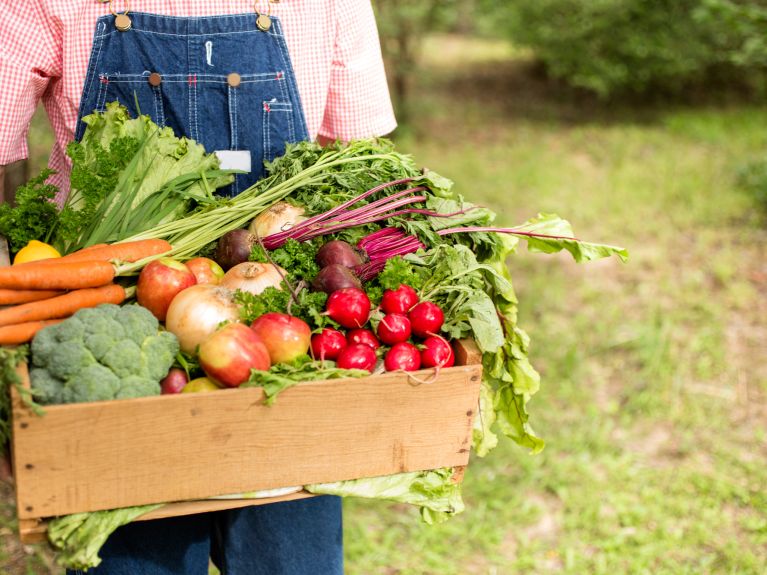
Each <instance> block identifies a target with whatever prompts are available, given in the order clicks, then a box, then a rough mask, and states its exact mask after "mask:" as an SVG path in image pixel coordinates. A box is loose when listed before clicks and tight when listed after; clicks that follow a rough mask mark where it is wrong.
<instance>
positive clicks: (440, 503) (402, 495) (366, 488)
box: [304, 468, 464, 524]
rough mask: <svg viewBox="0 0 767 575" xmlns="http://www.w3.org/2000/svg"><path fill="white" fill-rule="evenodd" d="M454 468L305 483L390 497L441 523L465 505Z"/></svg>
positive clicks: (329, 491)
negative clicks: (455, 478)
mask: <svg viewBox="0 0 767 575" xmlns="http://www.w3.org/2000/svg"><path fill="white" fill-rule="evenodd" d="M453 474H454V470H453V469H451V468H442V469H434V470H431V471H412V472H409V473H397V474H395V475H385V476H382V477H369V478H365V479H352V480H349V481H337V482H335V483H315V484H312V485H305V486H304V489H306V490H307V491H309V492H311V493H317V494H325V495H340V496H342V497H367V498H375V499H388V500H390V501H398V502H400V503H408V504H410V505H418V506H420V507H421V518H422V519H423V520H424V522H426V523H428V524H433V523H441V522H443V521H446V520H447V519H449V518H450V517H451V516H453V515H455V514H456V513H460V512H461V511H463V509H464V505H463V499H462V498H461V485H460V483H454V482H453Z"/></svg>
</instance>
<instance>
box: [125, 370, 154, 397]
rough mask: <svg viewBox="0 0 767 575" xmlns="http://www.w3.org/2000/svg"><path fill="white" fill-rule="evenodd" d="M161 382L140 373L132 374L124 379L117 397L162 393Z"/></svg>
mask: <svg viewBox="0 0 767 575" xmlns="http://www.w3.org/2000/svg"><path fill="white" fill-rule="evenodd" d="M160 391H161V390H160V382H159V381H155V380H152V379H147V378H145V377H139V376H138V375H131V376H129V377H126V378H125V379H123V380H122V386H121V387H120V390H119V391H118V392H117V394H116V395H115V399H130V398H132V397H145V396H147V395H159V394H160Z"/></svg>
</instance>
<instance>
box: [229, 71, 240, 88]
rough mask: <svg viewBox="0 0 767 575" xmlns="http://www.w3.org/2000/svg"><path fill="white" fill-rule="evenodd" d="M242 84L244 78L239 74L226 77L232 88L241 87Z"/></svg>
mask: <svg viewBox="0 0 767 575" xmlns="http://www.w3.org/2000/svg"><path fill="white" fill-rule="evenodd" d="M240 82H242V78H241V77H240V75H239V74H238V73H237V72H232V73H231V74H229V75H228V76H227V77H226V83H227V84H229V85H230V86H231V87H232V88H236V87H237V86H239V85H240Z"/></svg>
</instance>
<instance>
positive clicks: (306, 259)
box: [250, 238, 320, 282]
mask: <svg viewBox="0 0 767 575" xmlns="http://www.w3.org/2000/svg"><path fill="white" fill-rule="evenodd" d="M318 250H319V246H317V245H316V244H315V243H314V242H311V241H308V242H297V241H296V240H294V239H292V238H291V239H289V240H288V241H286V242H285V245H283V246H282V247H279V248H277V249H276V250H272V251H270V252H269V253H267V252H266V250H265V249H264V248H263V247H262V246H261V245H259V244H256V245H255V246H253V251H252V252H251V254H250V261H252V262H261V263H275V264H277V265H278V266H280V267H281V268H283V269H284V270H285V271H287V272H288V280H289V281H291V282H298V281H300V280H304V281H307V282H311V281H312V280H313V279H314V276H316V275H317V274H318V273H319V272H320V266H319V265H318V264H317V262H316V261H315V257H316V256H317V251H318Z"/></svg>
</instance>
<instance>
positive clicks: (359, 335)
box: [346, 329, 381, 349]
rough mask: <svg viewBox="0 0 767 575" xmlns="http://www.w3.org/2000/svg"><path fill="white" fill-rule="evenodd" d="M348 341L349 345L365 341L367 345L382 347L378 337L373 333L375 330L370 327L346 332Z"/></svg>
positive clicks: (374, 347) (376, 347)
mask: <svg viewBox="0 0 767 575" xmlns="http://www.w3.org/2000/svg"><path fill="white" fill-rule="evenodd" d="M346 341H347V342H349V345H352V344H354V343H364V344H365V345H369V346H370V347H372V348H373V349H378V348H379V347H381V342H379V341H378V338H377V337H376V336H374V335H373V332H372V331H370V330H369V329H352V330H350V331H349V332H347V334H346Z"/></svg>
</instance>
